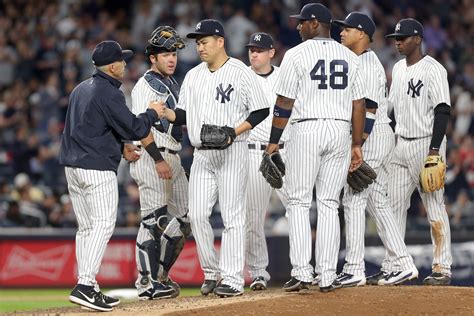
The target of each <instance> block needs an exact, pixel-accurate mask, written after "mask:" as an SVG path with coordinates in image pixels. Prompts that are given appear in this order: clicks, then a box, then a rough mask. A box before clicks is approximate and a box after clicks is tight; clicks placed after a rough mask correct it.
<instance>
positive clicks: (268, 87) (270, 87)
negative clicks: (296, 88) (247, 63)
mask: <svg viewBox="0 0 474 316" xmlns="http://www.w3.org/2000/svg"><path fill="white" fill-rule="evenodd" d="M272 67H273V71H272V73H271V74H270V75H268V76H267V77H263V76H260V75H258V74H256V73H255V72H254V74H255V76H257V80H258V81H259V82H260V84H261V86H262V89H263V93H265V97H266V98H267V100H268V102H269V104H270V113H273V108H274V107H275V102H276V97H277V95H276V93H275V86H276V82H277V80H278V76H279V74H280V68H279V67H276V66H272ZM249 68H250V67H249ZM250 69H251V68H250ZM252 72H253V71H252ZM272 120H273V115H271V114H270V115H269V116H267V117H266V118H265V120H264V121H263V122H261V123H260V124H258V125H257V126H255V127H254V128H253V129H252V131H251V132H250V136H249V138H248V141H249V142H259V143H264V144H265V143H268V139H269V138H270V130H271V128H272ZM289 129H290V125H289V124H288V126H287V127H286V128H285V130H284V131H283V134H282V135H281V138H280V142H281V143H284V142H286V141H287V140H288V131H289Z"/></svg>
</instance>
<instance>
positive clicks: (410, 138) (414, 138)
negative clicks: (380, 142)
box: [398, 135, 430, 141]
mask: <svg viewBox="0 0 474 316" xmlns="http://www.w3.org/2000/svg"><path fill="white" fill-rule="evenodd" d="M398 136H400V135H398ZM426 137H430V136H423V137H403V136H400V138H403V139H404V140H407V141H412V140H417V139H422V138H426Z"/></svg>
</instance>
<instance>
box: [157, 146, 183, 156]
mask: <svg viewBox="0 0 474 316" xmlns="http://www.w3.org/2000/svg"><path fill="white" fill-rule="evenodd" d="M158 150H159V151H161V152H167V153H170V154H173V155H175V154H177V153H178V152H177V151H176V150H171V149H168V148H165V147H160V148H158Z"/></svg>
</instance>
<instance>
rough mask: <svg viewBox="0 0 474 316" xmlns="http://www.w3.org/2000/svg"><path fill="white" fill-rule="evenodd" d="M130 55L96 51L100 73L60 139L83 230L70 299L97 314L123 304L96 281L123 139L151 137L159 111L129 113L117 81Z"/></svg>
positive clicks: (76, 95)
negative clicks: (101, 288)
mask: <svg viewBox="0 0 474 316" xmlns="http://www.w3.org/2000/svg"><path fill="white" fill-rule="evenodd" d="M132 55H133V52H132V51H129V50H125V51H123V50H122V48H121V47H120V45H119V44H118V43H117V42H115V41H103V42H101V43H99V44H98V45H97V46H96V47H95V48H94V51H93V53H92V61H93V63H94V65H95V66H96V68H97V69H96V71H95V72H94V74H93V76H92V78H90V79H87V80H85V81H83V82H82V83H80V84H79V85H78V86H77V87H75V88H74V90H73V91H72V93H71V95H70V97H69V106H68V110H67V114H66V123H65V127H64V131H63V135H62V138H61V149H60V154H59V162H60V164H61V165H63V166H65V173H66V179H67V183H68V190H69V195H70V197H71V201H72V205H73V207H74V213H75V214H76V218H77V222H78V226H79V227H78V230H77V234H76V259H77V271H78V283H77V285H76V286H75V287H74V289H73V290H72V292H71V295H70V296H69V300H70V301H71V302H73V303H75V304H79V305H81V306H84V307H87V308H91V309H94V310H98V311H111V310H112V309H113V306H116V305H117V304H119V303H120V301H119V300H117V299H115V298H112V297H108V296H105V295H104V294H102V292H101V291H100V289H99V286H98V284H97V281H96V278H95V277H96V275H97V273H98V272H99V268H100V264H101V262H102V258H103V256H104V253H105V249H106V247H107V243H108V242H109V239H110V237H111V236H112V233H113V231H114V227H115V220H116V217H117V205H118V185H117V168H118V165H119V162H120V159H121V152H122V150H121V147H122V139H125V140H138V139H142V138H144V137H145V136H146V135H148V133H149V132H150V128H151V126H152V124H153V123H154V122H155V121H157V120H158V115H157V113H156V112H157V111H158V109H161V108H160V107H159V106H158V103H156V102H150V104H149V106H150V107H151V108H152V109H148V110H146V111H145V112H144V113H142V114H140V115H138V116H135V115H133V114H132V113H131V112H130V111H129V110H128V108H127V105H126V104H125V97H124V95H123V93H122V92H121V91H120V90H119V87H120V84H121V82H120V81H119V80H120V79H121V78H123V75H124V70H125V65H126V62H125V60H127V59H129V58H130V57H131V56H132ZM134 159H136V157H135V158H134Z"/></svg>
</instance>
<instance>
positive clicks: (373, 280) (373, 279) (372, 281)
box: [366, 270, 388, 285]
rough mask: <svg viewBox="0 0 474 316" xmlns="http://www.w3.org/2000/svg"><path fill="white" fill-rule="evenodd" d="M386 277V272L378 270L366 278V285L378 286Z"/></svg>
mask: <svg viewBox="0 0 474 316" xmlns="http://www.w3.org/2000/svg"><path fill="white" fill-rule="evenodd" d="M387 275H388V273H387V272H385V271H382V270H380V271H379V272H377V273H376V274H373V275H371V276H368V277H367V278H366V283H367V285H379V281H380V280H382V279H383V278H385V277H386V276H387Z"/></svg>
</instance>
